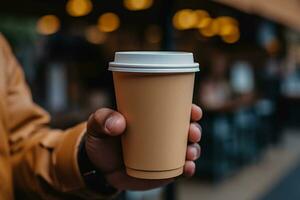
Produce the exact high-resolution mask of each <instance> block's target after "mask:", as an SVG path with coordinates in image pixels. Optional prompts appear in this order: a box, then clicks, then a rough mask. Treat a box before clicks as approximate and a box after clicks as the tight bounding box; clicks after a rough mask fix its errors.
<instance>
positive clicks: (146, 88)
mask: <svg viewBox="0 0 300 200" xmlns="http://www.w3.org/2000/svg"><path fill="white" fill-rule="evenodd" d="M109 70H110V71H112V72H113V79H114V87H115V94H116V100H117V107H118V111H119V112H120V113H122V114H123V115H124V117H125V119H126V123H127V126H126V131H125V133H124V135H123V136H122V149H123V157H124V162H125V166H126V172H127V174H128V175H130V176H133V177H136V178H142V179H165V178H171V177H175V176H178V175H180V174H182V172H183V166H184V163H185V155H186V148H187V138H188V129H189V124H190V115H191V106H192V97H193V87H194V77H195V72H197V71H199V64H198V63H195V62H194V59H193V54H192V53H187V52H163V51H161V52H149V51H148V52H143V51H135V52H116V54H115V60H114V62H110V63H109Z"/></svg>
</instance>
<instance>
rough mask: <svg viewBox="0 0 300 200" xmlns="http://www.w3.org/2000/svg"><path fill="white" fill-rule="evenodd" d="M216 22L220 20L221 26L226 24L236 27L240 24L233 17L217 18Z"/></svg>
mask: <svg viewBox="0 0 300 200" xmlns="http://www.w3.org/2000/svg"><path fill="white" fill-rule="evenodd" d="M216 20H218V21H219V23H220V24H221V25H225V24H232V25H234V26H238V25H239V22H238V21H237V20H236V19H234V18H233V17H229V16H221V17H217V18H216Z"/></svg>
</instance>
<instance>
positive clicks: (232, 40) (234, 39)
mask: <svg viewBox="0 0 300 200" xmlns="http://www.w3.org/2000/svg"><path fill="white" fill-rule="evenodd" d="M239 39H240V32H237V33H235V34H232V35H225V36H222V40H223V41H224V42H226V43H229V44H232V43H235V42H237V41H238V40H239Z"/></svg>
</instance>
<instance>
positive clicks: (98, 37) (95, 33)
mask: <svg viewBox="0 0 300 200" xmlns="http://www.w3.org/2000/svg"><path fill="white" fill-rule="evenodd" d="M84 35H85V38H86V40H87V41H88V42H90V43H92V44H103V43H104V42H105V41H106V39H107V34H106V33H103V32H100V31H99V29H98V27H97V26H96V25H94V26H89V27H87V28H86V30H85V32H84Z"/></svg>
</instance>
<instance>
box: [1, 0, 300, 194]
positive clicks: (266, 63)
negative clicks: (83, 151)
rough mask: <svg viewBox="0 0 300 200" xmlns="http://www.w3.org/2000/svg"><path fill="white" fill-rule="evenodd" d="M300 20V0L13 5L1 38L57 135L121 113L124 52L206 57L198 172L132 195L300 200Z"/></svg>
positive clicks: (28, 1) (199, 86) (8, 4)
mask: <svg viewBox="0 0 300 200" xmlns="http://www.w3.org/2000/svg"><path fill="white" fill-rule="evenodd" d="M299 13H300V1H299V0H284V1H283V0H269V1H259V0H110V1H101V0H59V1H58V0H55V1H53V0H43V1H38V0H23V1H17V0H2V1H1V5H0V32H1V33H2V34H3V35H4V36H5V37H6V38H7V39H8V40H9V42H10V44H11V45H12V48H13V51H14V53H15V54H16V56H17V58H18V60H19V62H20V63H21V64H22V67H23V69H24V71H25V75H26V79H27V82H28V83H29V85H30V87H31V90H32V93H33V98H34V100H35V101H36V102H37V103H38V104H39V105H41V106H42V107H44V108H45V109H46V110H47V111H49V112H50V113H51V115H52V122H51V123H52V126H53V127H56V128H67V127H70V126H71V125H74V124H76V123H78V122H81V121H83V120H85V119H87V117H88V116H89V114H90V113H91V112H93V111H95V110H96V109H97V108H101V107H104V106H106V107H112V108H115V100H114V92H113V83H112V76H111V73H110V72H109V71H108V70H107V68H108V62H109V61H111V60H113V56H114V52H116V51H124V50H156V51H157V50H168V51H188V52H193V53H194V56H195V60H196V61H197V62H199V63H200V72H199V73H197V76H196V82H195V83H196V84H195V89H194V103H196V104H199V105H200V106H201V107H202V108H203V111H204V118H203V120H201V122H200V123H201V126H202V128H203V135H202V140H201V148H202V153H201V157H200V159H199V160H198V161H197V162H196V166H197V170H196V175H195V176H194V177H193V178H191V179H184V178H182V179H179V180H178V181H176V182H175V183H174V184H171V185H169V186H167V187H165V188H159V189H155V190H150V191H145V192H137V191H127V192H125V193H123V194H122V195H121V196H120V197H119V198H120V199H126V200H127V199H129V200H142V199H143V200H144V199H146V200H148V199H149V200H150V199H151V200H153V199H154V200H155V199H157V200H159V199H161V200H164V199H166V200H198V199H203V200H206V199H207V200H225V199H226V200H227V199H230V200H283V199H284V200H285V199H288V200H298V199H300V191H299V185H300V20H299V16H300V14H299Z"/></svg>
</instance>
